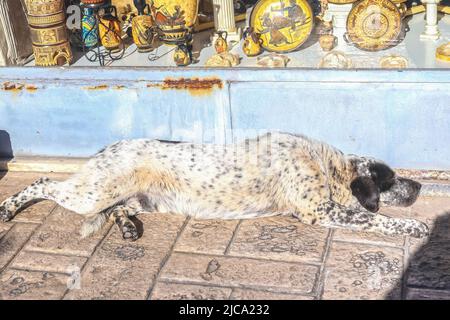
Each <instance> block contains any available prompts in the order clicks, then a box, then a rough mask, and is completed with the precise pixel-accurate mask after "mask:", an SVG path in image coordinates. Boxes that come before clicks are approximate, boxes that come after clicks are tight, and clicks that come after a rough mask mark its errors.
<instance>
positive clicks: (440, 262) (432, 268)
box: [406, 230, 450, 290]
mask: <svg viewBox="0 0 450 320" xmlns="http://www.w3.org/2000/svg"><path fill="white" fill-rule="evenodd" d="M447 232H449V231H448V230H447ZM407 268H408V271H407V278H406V283H407V285H411V286H416V287H423V288H430V289H447V290H450V242H449V241H429V242H426V243H424V244H423V245H421V246H417V247H416V248H415V250H414V251H413V253H412V254H411V255H410V256H409V258H408V267H407Z"/></svg>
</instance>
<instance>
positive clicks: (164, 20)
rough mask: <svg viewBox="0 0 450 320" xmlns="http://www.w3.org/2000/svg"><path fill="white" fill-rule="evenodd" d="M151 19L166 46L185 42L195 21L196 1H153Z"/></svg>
mask: <svg viewBox="0 0 450 320" xmlns="http://www.w3.org/2000/svg"><path fill="white" fill-rule="evenodd" d="M151 9H152V14H153V19H154V22H155V24H156V26H158V28H159V29H160V30H161V33H162V34H161V40H162V41H164V42H165V43H168V44H177V43H180V42H183V41H185V39H186V38H187V34H188V33H190V32H191V29H192V27H193V26H194V23H195V21H196V20H197V11H198V0H153V1H152V2H151Z"/></svg>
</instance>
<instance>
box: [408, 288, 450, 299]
mask: <svg viewBox="0 0 450 320" xmlns="http://www.w3.org/2000/svg"><path fill="white" fill-rule="evenodd" d="M406 299H407V300H450V291H441V290H430V289H416V288H408V289H407V292H406Z"/></svg>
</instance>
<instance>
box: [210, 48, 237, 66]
mask: <svg viewBox="0 0 450 320" xmlns="http://www.w3.org/2000/svg"><path fill="white" fill-rule="evenodd" d="M239 62H240V58H239V56H238V55H237V54H234V53H230V52H228V51H225V52H222V53H216V54H215V55H213V56H212V57H210V58H209V59H208V60H207V61H206V63H205V66H207V67H221V68H223V67H235V66H237V65H238V64H239Z"/></svg>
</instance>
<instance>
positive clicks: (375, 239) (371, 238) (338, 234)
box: [333, 207, 411, 247]
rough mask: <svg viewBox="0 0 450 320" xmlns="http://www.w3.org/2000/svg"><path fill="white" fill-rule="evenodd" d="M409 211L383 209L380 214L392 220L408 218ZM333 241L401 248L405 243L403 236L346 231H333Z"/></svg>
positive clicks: (405, 209) (403, 209) (406, 209)
mask: <svg viewBox="0 0 450 320" xmlns="http://www.w3.org/2000/svg"><path fill="white" fill-rule="evenodd" d="M410 211H411V210H409V209H408V208H392V207H385V208H382V209H381V210H380V213H381V214H384V215H387V216H389V217H393V218H408V217H409V215H410ZM333 239H334V240H339V241H346V242H352V243H354V242H357V243H368V244H376V245H381V246H397V247H402V246H403V245H404V243H405V237H404V236H387V235H383V234H379V233H374V232H361V231H353V230H348V229H335V231H334V234H333Z"/></svg>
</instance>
